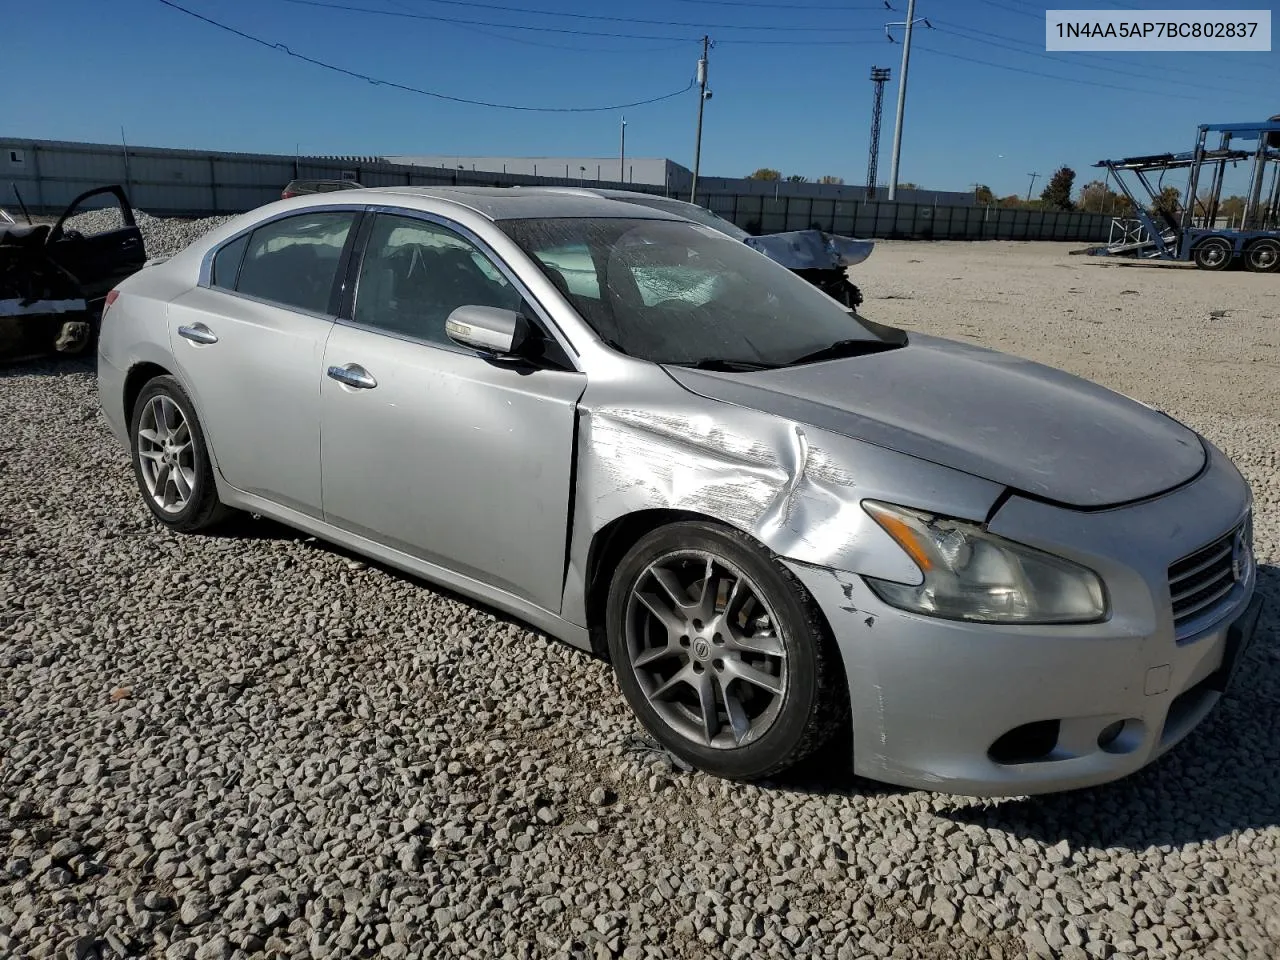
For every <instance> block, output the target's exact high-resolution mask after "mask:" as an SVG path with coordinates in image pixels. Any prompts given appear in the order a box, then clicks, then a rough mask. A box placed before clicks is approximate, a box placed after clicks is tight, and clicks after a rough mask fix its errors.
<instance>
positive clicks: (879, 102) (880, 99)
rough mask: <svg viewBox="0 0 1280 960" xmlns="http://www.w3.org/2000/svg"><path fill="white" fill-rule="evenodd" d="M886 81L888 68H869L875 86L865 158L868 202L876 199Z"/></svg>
mask: <svg viewBox="0 0 1280 960" xmlns="http://www.w3.org/2000/svg"><path fill="white" fill-rule="evenodd" d="M888 79H889V68H888V67H872V68H871V82H872V83H874V84H875V85H876V98H875V101H874V102H873V104H872V106H871V149H870V152H869V155H868V157H867V199H868V200H874V199H875V198H876V176H877V175H878V174H879V167H880V116H881V114H883V113H884V85H885V83H886V82H887V81H888Z"/></svg>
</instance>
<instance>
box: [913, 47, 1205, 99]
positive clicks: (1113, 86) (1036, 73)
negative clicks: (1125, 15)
mask: <svg viewBox="0 0 1280 960" xmlns="http://www.w3.org/2000/svg"><path fill="white" fill-rule="evenodd" d="M920 49H921V50H927V51H928V52H929V53H932V54H933V55H934V56H938V57H947V58H949V59H951V60H963V61H964V62H966V63H976V64H979V65H981V66H984V67H994V68H995V69H997V70H1009V71H1011V72H1013V73H1023V74H1026V75H1027V76H1031V77H1044V78H1045V79H1048V80H1061V81H1062V82H1064V83H1080V84H1084V85H1086V86H1090V87H1103V88H1104V89H1107V90H1122V91H1124V92H1126V93H1146V94H1150V95H1152V96H1168V93H1169V92H1168V91H1167V90H1144V89H1142V88H1140V87H1126V86H1122V85H1120V84H1117V83H1104V82H1102V81H1101V80H1083V79H1080V78H1078V77H1064V76H1062V75H1061V74H1057V73H1044V72H1043V71H1040V70H1029V69H1027V68H1025V67H1013V66H1010V65H1009V64H1006V63H996V62H995V61H992V60H980V59H978V58H977V57H966V56H964V55H963V54H959V53H948V52H947V51H945V50H936V49H934V48H933V47H926V46H923V45H920ZM1191 99H1195V98H1191ZM1201 99H1209V98H1201Z"/></svg>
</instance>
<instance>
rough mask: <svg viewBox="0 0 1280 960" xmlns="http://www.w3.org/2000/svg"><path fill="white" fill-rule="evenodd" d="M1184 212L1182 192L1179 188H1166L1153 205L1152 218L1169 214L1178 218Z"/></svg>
mask: <svg viewBox="0 0 1280 960" xmlns="http://www.w3.org/2000/svg"><path fill="white" fill-rule="evenodd" d="M1181 210H1182V191H1181V190H1179V189H1178V188H1177V187H1165V188H1164V189H1163V190H1161V191H1160V195H1159V196H1158V197H1156V199H1155V202H1154V203H1152V204H1151V214H1152V216H1163V215H1164V214H1168V215H1169V216H1171V217H1176V216H1177V215H1178V213H1179V212H1180V211H1181Z"/></svg>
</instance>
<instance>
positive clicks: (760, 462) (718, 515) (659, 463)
mask: <svg viewBox="0 0 1280 960" xmlns="http://www.w3.org/2000/svg"><path fill="white" fill-rule="evenodd" d="M662 380H663V381H665V382H662V383H659V382H656V378H655V381H653V382H651V383H649V384H646V385H643V386H642V385H640V384H625V385H624V384H619V383H604V384H600V383H598V382H593V383H592V384H591V385H590V386H589V387H588V389H587V392H586V394H585V395H584V397H583V400H582V403H581V404H580V407H579V418H580V420H579V442H578V474H577V477H578V480H577V487H576V491H575V498H574V500H575V502H574V519H573V540H572V544H571V549H570V571H569V578H568V584H567V586H566V594H565V603H564V606H563V611H564V613H563V615H564V616H565V617H566V619H569V620H572V621H574V622H577V623H580V624H582V625H586V624H585V603H584V595H585V576H586V566H587V558H588V554H589V550H590V546H591V543H592V540H593V538H594V537H595V535H596V534H597V533H598V532H599V531H600V530H602V529H603V528H604V527H606V526H607V525H608V524H610V523H612V522H613V521H615V520H617V519H619V518H621V517H624V516H627V515H629V514H634V513H638V512H640V511H645V510H654V509H662V510H678V511H686V512H689V513H694V514H698V515H701V516H704V517H707V518H710V519H713V520H719V521H721V522H723V523H726V524H728V525H730V526H733V527H736V528H737V529H739V530H742V531H744V532H745V533H748V534H750V535H751V536H753V537H754V538H755V539H756V540H758V541H759V542H761V543H762V544H764V545H765V546H767V547H768V548H769V549H770V550H772V551H773V552H774V553H776V554H778V555H779V556H781V557H784V558H787V559H790V560H793V561H796V562H799V563H804V564H810V565H814V566H819V567H827V568H832V569H837V570H843V571H849V572H854V573H861V574H866V575H869V576H874V577H880V578H883V579H887V580H896V581H899V582H903V583H919V582H920V579H921V574H920V571H919V570H918V569H917V568H916V566H915V565H914V564H913V563H912V562H911V561H910V559H909V558H908V557H907V555H906V554H905V553H904V552H903V551H902V549H901V548H899V547H898V546H897V545H896V544H895V543H894V542H893V541H892V540H891V539H890V538H889V537H888V535H887V534H886V533H884V531H883V530H881V529H880V527H879V526H877V525H876V524H875V523H874V522H873V521H872V520H871V518H870V517H869V516H868V515H867V514H866V512H865V511H864V510H863V509H862V508H861V506H860V502H861V501H862V500H863V499H867V498H871V499H883V500H889V501H892V502H895V503H903V504H907V505H910V506H916V507H922V508H925V509H931V510H936V511H937V512H939V513H945V514H948V515H950V516H958V517H966V518H970V519H973V520H978V521H980V520H982V519H983V518H984V517H985V516H986V513H987V511H988V509H990V507H991V505H992V504H993V503H994V502H995V500H996V498H997V497H998V496H999V494H1000V492H1001V489H1002V488H1001V487H1000V485H998V484H994V483H991V482H990V481H986V480H982V479H979V478H977V477H972V476H970V475H968V474H964V473H960V472H958V471H955V470H950V469H948V468H945V467H940V466H938V465H936V464H930V463H925V462H922V461H919V460H915V459H914V458H911V457H908V456H905V455H903V454H899V453H895V452H893V451H890V450H885V449H883V448H880V447H876V446H873V445H871V444H867V443H864V442H861V441H857V440H851V439H849V438H847V437H842V436H839V435H836V434H831V433H828V432H827V431H823V430H818V429H815V428H813V427H811V426H807V425H804V424H800V423H796V422H794V421H791V420H788V419H785V418H782V417H776V416H773V415H771V414H767V413H763V412H761V411H757V410H752V409H749V408H745V407H739V406H734V405H731V404H727V403H721V402H718V401H714V400H708V399H706V398H704V397H700V396H697V395H695V394H693V393H690V392H689V391H687V390H685V389H684V388H682V387H680V386H679V385H678V384H676V383H674V382H673V381H672V380H671V379H670V378H668V377H666V376H665V374H664V375H662ZM645 386H647V387H651V388H652V389H645ZM605 573H606V574H608V573H609V572H608V571H606V572H605Z"/></svg>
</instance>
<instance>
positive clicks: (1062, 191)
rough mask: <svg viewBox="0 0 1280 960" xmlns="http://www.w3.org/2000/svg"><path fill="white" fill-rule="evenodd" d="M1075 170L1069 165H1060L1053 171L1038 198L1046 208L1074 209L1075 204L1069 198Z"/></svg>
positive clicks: (1074, 180)
mask: <svg viewBox="0 0 1280 960" xmlns="http://www.w3.org/2000/svg"><path fill="white" fill-rule="evenodd" d="M1075 182H1076V172H1075V171H1074V170H1072V169H1071V168H1070V167H1067V166H1062V167H1059V168H1058V169H1057V170H1055V171H1054V172H1053V176H1052V177H1050V178H1049V183H1048V185H1047V186H1046V187H1045V188H1044V192H1043V193H1041V194H1040V200H1041V201H1042V203H1043V206H1044V209H1046V210H1074V209H1075V208H1076V205H1075V204H1074V203H1073V202H1072V200H1071V188H1072V187H1073V186H1075Z"/></svg>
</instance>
